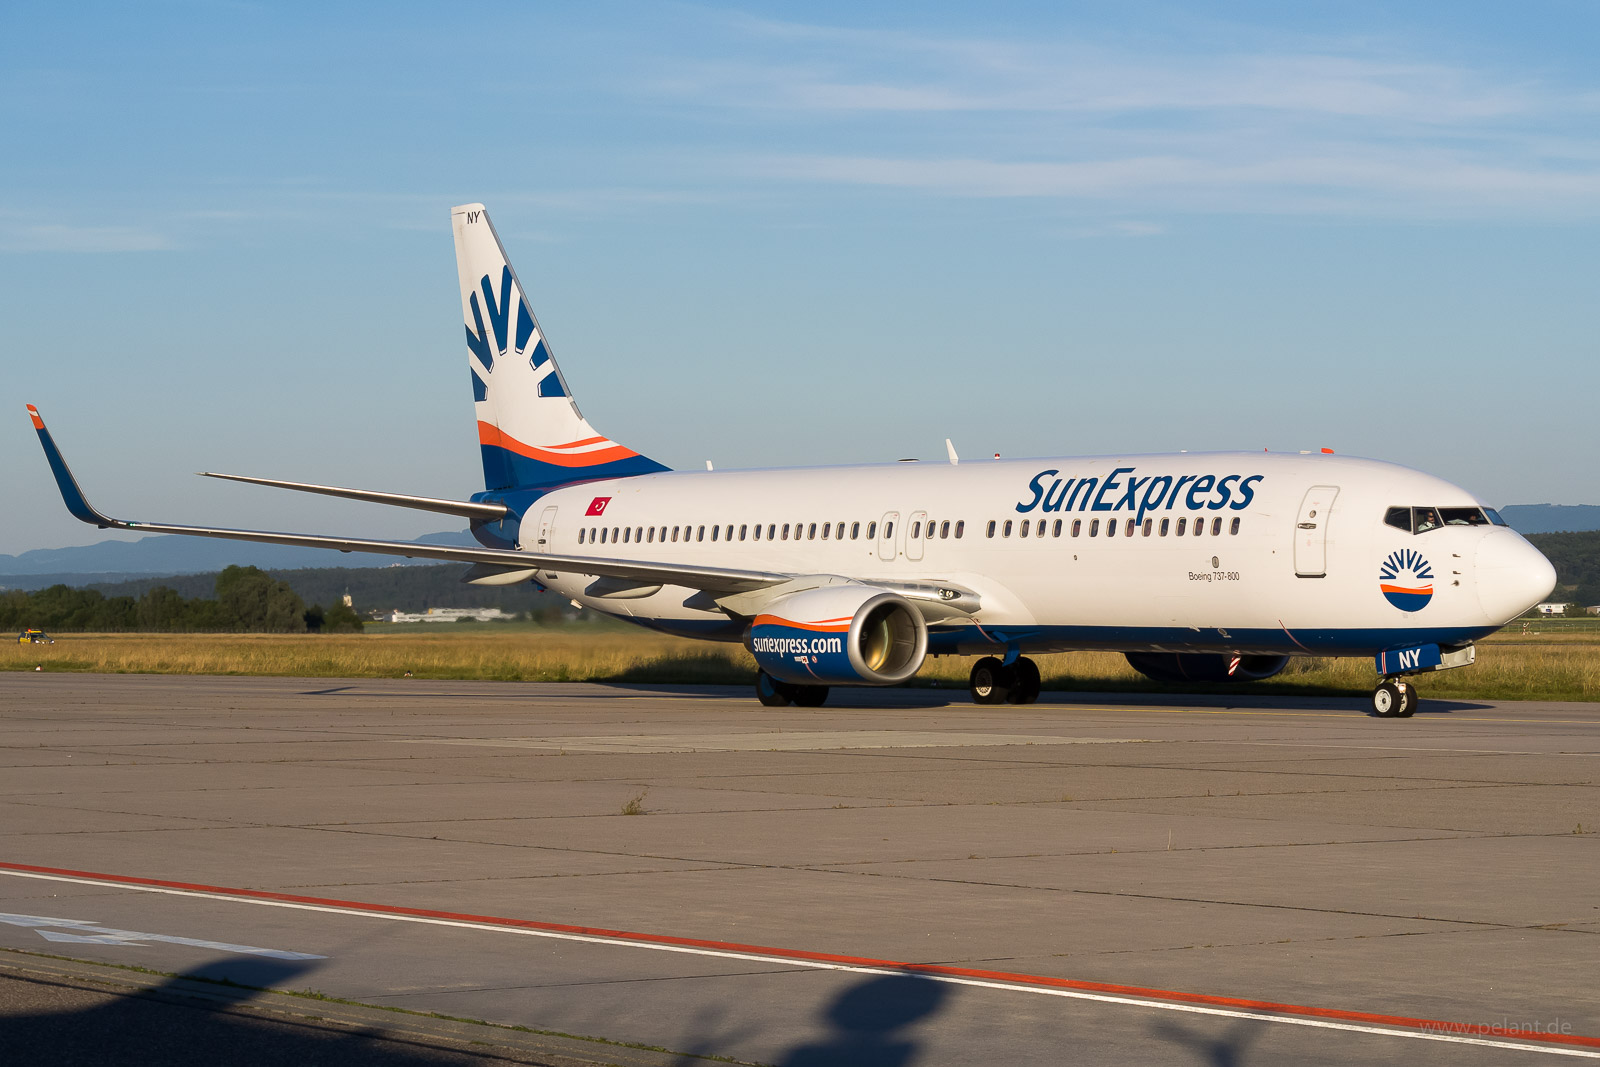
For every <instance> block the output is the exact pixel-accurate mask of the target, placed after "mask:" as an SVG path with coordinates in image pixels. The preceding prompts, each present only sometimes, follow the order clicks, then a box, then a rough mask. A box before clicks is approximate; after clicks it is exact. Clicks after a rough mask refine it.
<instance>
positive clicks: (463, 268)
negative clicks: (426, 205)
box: [450, 204, 667, 489]
mask: <svg viewBox="0 0 1600 1067" xmlns="http://www.w3.org/2000/svg"><path fill="white" fill-rule="evenodd" d="M450 223H451V229H452V230H453V231H454V232H455V240H456V270H457V273H458V274H459V276H460V279H461V314H462V319H463V322H464V324H465V326H466V331H467V352H468V356H467V363H468V365H469V366H470V367H471V370H472V398H473V402H474V407H475V408H476V411H477V416H478V444H479V446H480V447H481V448H482V451H483V478H484V487H485V488H487V489H520V488H531V487H537V486H548V485H560V484H562V483H565V482H575V481H582V480H587V479H590V478H616V477H622V476H626V475H630V474H649V473H651V472H653V471H662V470H666V469H667V468H666V467H664V466H662V465H661V464H659V463H657V462H655V461H654V460H652V459H647V458H646V457H644V456H641V455H639V453H637V452H635V451H633V450H632V449H630V448H626V447H624V446H623V445H619V444H617V443H616V442H615V441H613V440H611V439H610V438H608V437H606V436H605V435H604V434H601V433H598V432H596V431H595V429H594V428H593V427H592V426H590V425H589V423H588V421H587V420H586V419H584V417H583V414H582V413H581V412H579V410H578V405H577V404H576V403H574V402H573V399H572V395H571V393H570V392H569V391H568V389H567V383H566V380H565V379H564V378H562V377H561V369H560V368H559V367H557V366H556V361H555V357H553V356H552V355H551V354H550V348H549V345H548V344H547V343H546V342H545V338H544V332H543V331H542V330H540V328H539V321H538V320H537V319H535V318H534V317H533V308H532V307H531V306H530V305H529V304H528V299H527V296H526V295H525V294H524V293H523V289H522V283H521V282H519V281H518V280H517V275H516V272H515V271H513V270H512V269H511V263H510V261H509V260H507V259H506V254H505V249H504V248H503V247H502V246H501V244H500V237H499V235H498V234H496V233H495V232H494V226H493V225H492V224H491V223H490V222H489V214H488V212H486V211H485V210H484V208H483V205H482V204H464V205H462V206H461V207H457V208H452V209H451V211H450Z"/></svg>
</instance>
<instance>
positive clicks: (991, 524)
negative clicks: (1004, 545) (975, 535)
mask: <svg viewBox="0 0 1600 1067" xmlns="http://www.w3.org/2000/svg"><path fill="white" fill-rule="evenodd" d="M989 536H990V537H993V536H994V520H993V519H990V520H989Z"/></svg>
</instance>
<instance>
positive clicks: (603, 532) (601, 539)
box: [600, 526, 606, 545]
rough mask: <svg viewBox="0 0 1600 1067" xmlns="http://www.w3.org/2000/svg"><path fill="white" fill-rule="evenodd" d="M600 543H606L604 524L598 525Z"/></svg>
mask: <svg viewBox="0 0 1600 1067" xmlns="http://www.w3.org/2000/svg"><path fill="white" fill-rule="evenodd" d="M600 543H601V544H602V545H603V544H605V543H606V528H605V527H604V526H602V527H600Z"/></svg>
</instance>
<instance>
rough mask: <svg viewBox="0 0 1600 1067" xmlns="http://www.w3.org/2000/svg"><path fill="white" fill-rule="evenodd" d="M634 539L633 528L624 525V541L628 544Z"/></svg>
mask: <svg viewBox="0 0 1600 1067" xmlns="http://www.w3.org/2000/svg"><path fill="white" fill-rule="evenodd" d="M632 540H633V528H632V527H630V526H624V527H623V528H622V543H623V544H625V545H626V544H628V543H630V542H631V541H632Z"/></svg>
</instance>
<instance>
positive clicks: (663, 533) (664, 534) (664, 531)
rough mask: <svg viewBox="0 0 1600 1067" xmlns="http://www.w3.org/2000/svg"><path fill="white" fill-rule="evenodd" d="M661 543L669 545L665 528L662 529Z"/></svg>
mask: <svg viewBox="0 0 1600 1067" xmlns="http://www.w3.org/2000/svg"><path fill="white" fill-rule="evenodd" d="M661 543H662V544H666V543H667V528H666V527H665V526H663V527H661Z"/></svg>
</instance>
